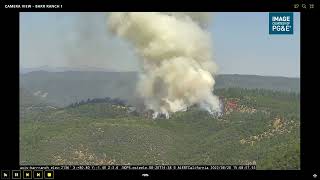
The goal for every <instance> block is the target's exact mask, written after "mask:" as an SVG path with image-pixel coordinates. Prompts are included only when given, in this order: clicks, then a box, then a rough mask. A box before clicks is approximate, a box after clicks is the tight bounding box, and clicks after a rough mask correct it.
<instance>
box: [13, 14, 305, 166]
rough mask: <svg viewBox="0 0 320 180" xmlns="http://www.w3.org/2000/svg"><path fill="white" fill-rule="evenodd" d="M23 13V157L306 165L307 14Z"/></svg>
mask: <svg viewBox="0 0 320 180" xmlns="http://www.w3.org/2000/svg"><path fill="white" fill-rule="evenodd" d="M19 16H20V23H19V26H20V30H19V33H20V34H19V44H20V47H19V59H20V60H19V67H20V73H19V81H20V82H19V86H20V115H19V117H20V124H19V128H20V129H19V136H20V150H19V151H20V165H255V166H256V169H258V170H300V13H298V12H294V13H283V14H281V13H269V12H82V13H79V12H36V13H35V12H20V15H19ZM283 25H287V26H286V28H284V29H283V28H282V27H283Z"/></svg>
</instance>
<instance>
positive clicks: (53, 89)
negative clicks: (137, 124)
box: [20, 71, 300, 106]
mask: <svg viewBox="0 0 320 180" xmlns="http://www.w3.org/2000/svg"><path fill="white" fill-rule="evenodd" d="M20 77H21V78H20V84H21V86H22V87H24V88H26V89H27V90H28V91H29V92H31V93H32V94H34V93H36V94H37V93H38V94H40V95H42V96H45V97H44V98H42V99H45V100H46V101H47V102H49V103H52V104H54V105H57V106H66V105H69V104H71V103H73V102H78V101H80V100H86V99H88V98H103V97H111V98H121V99H124V100H128V101H133V100H134V92H135V87H136V82H137V81H138V74H137V72H105V71H66V72H48V71H33V72H29V73H26V74H21V75H20ZM231 87H239V88H247V89H255V88H258V89H269V90H276V91H286V92H300V79H299V78H286V77H270V76H256V75H236V74H235V75H218V76H217V77H216V85H215V88H216V89H221V88H231Z"/></svg>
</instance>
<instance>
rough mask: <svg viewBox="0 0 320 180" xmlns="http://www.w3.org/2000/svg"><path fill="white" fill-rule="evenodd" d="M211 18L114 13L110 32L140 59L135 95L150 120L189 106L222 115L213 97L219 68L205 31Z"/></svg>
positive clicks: (144, 13) (194, 14)
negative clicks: (129, 47) (130, 46)
mask: <svg viewBox="0 0 320 180" xmlns="http://www.w3.org/2000/svg"><path fill="white" fill-rule="evenodd" d="M210 17H211V16H210V13H174V12H166V13H159V12H116V13H110V14H109V16H108V26H109V28H110V31H111V32H112V33H114V34H116V35H117V36H119V37H122V38H123V39H125V40H127V41H129V42H130V43H131V44H132V45H133V46H134V48H135V51H136V53H137V55H138V56H139V59H140V64H141V66H142V67H141V69H142V71H141V73H140V79H139V82H138V84H137V94H138V95H139V96H140V97H141V98H142V99H143V100H144V104H145V107H146V108H147V109H150V110H153V111H154V114H153V117H154V118H156V117H157V116H158V115H159V114H164V115H165V116H166V117H167V118H169V114H170V113H174V112H177V111H185V110H186V109H187V108H188V107H190V106H192V105H199V107H201V108H203V109H205V110H207V111H208V112H209V113H210V114H220V112H221V109H220V105H219V99H218V97H217V96H215V95H214V94H213V87H214V84H215V80H214V76H215V74H216V71H217V65H216V64H215V63H214V61H213V55H212V47H211V46H212V45H211V41H210V40H211V38H210V34H209V32H208V31H206V29H205V28H206V27H207V25H208V22H209V20H210Z"/></svg>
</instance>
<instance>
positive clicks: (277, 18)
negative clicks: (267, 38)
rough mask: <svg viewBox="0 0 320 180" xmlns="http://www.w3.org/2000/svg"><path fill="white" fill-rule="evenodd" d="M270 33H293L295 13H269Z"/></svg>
mask: <svg viewBox="0 0 320 180" xmlns="http://www.w3.org/2000/svg"><path fill="white" fill-rule="evenodd" d="M269 34H293V13H269Z"/></svg>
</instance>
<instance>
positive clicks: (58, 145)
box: [20, 88, 300, 169]
mask: <svg viewBox="0 0 320 180" xmlns="http://www.w3.org/2000/svg"><path fill="white" fill-rule="evenodd" d="M216 93H217V94H218V95H219V96H220V97H224V98H226V99H228V98H233V99H238V103H239V105H241V106H245V107H247V108H254V109H255V110H256V111H254V112H241V111H232V112H231V113H229V114H225V115H223V116H221V117H212V116H210V115H209V114H208V113H207V112H205V111H202V110H199V109H198V108H197V107H192V108H190V109H189V110H188V111H186V112H177V113H175V114H172V115H171V117H170V119H164V118H160V119H156V120H152V119H150V118H149V117H147V116H145V115H141V114H140V115H133V114H132V113H129V112H128V107H126V106H117V105H111V104H108V103H87V104H86V103H85V104H82V105H79V106H76V107H66V108H60V109H49V110H48V109H47V110H43V111H28V113H27V114H26V115H25V116H23V117H21V121H20V138H21V140H20V160H21V164H30V165H32V164H37V165H45V164H209V165H210V164H250V163H251V164H256V165H257V168H258V169H300V110H299V109H300V95H299V94H297V93H285V92H277V91H269V90H259V89H252V90H248V89H239V88H232V89H220V90H217V91H216Z"/></svg>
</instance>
